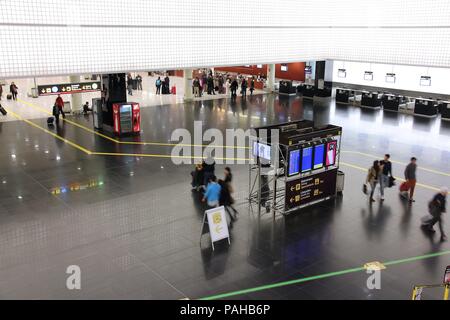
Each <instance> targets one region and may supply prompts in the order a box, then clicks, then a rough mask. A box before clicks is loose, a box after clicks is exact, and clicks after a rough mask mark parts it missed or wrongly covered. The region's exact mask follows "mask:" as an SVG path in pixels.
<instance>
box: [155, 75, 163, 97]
mask: <svg viewBox="0 0 450 320" xmlns="http://www.w3.org/2000/svg"><path fill="white" fill-rule="evenodd" d="M155 85H156V94H159V95H160V94H161V85H162V82H161V77H158V79H156V82H155Z"/></svg>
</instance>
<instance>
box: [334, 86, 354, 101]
mask: <svg viewBox="0 0 450 320" xmlns="http://www.w3.org/2000/svg"><path fill="white" fill-rule="evenodd" d="M354 96H355V92H354V91H352V90H350V89H344V88H336V102H337V103H350V98H352V97H354Z"/></svg>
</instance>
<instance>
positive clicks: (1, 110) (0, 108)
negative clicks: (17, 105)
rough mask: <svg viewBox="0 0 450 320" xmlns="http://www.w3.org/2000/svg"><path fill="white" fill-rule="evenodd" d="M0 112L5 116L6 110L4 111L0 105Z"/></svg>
mask: <svg viewBox="0 0 450 320" xmlns="http://www.w3.org/2000/svg"><path fill="white" fill-rule="evenodd" d="M0 112H1V113H2V115H4V116H6V114H7V113H8V112H6V110H5V108H3V107H2V106H0Z"/></svg>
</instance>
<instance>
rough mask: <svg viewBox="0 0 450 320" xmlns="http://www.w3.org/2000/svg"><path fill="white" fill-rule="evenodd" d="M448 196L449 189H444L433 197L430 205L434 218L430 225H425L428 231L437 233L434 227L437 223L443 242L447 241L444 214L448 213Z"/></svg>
mask: <svg viewBox="0 0 450 320" xmlns="http://www.w3.org/2000/svg"><path fill="white" fill-rule="evenodd" d="M447 195H448V188H447V187H442V188H441V190H440V192H439V193H438V194H436V195H435V196H434V197H433V199H432V200H431V201H430V203H429V204H428V208H429V211H430V214H431V216H432V217H433V218H432V219H431V220H430V221H429V222H428V223H426V224H424V225H423V226H424V227H425V228H426V229H427V230H428V231H430V232H433V233H434V232H435V231H434V228H433V227H434V225H435V224H436V223H438V224H439V231H440V232H441V241H446V240H447V236H446V235H445V232H444V226H443V222H442V214H443V213H445V212H446V202H447Z"/></svg>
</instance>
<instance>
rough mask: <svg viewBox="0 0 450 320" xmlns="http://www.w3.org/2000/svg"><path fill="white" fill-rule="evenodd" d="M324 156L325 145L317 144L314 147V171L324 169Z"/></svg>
mask: <svg viewBox="0 0 450 320" xmlns="http://www.w3.org/2000/svg"><path fill="white" fill-rule="evenodd" d="M324 156H325V144H319V145H316V146H315V147H314V170H318V169H322V168H323V167H324V164H323V160H324Z"/></svg>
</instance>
